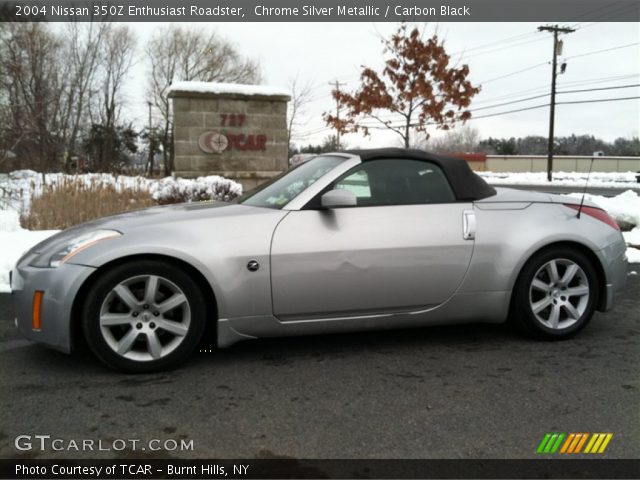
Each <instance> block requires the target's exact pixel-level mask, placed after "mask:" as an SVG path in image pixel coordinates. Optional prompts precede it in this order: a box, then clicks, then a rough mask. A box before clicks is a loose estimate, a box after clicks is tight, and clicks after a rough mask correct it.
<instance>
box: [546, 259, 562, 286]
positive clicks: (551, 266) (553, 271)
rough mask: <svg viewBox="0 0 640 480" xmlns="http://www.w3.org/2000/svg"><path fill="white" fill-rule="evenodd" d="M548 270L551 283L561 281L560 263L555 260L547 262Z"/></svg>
mask: <svg viewBox="0 0 640 480" xmlns="http://www.w3.org/2000/svg"><path fill="white" fill-rule="evenodd" d="M547 272H548V273H549V278H550V279H551V283H558V282H559V281H560V274H559V273H558V265H557V264H556V261H555V260H551V261H550V262H549V263H547Z"/></svg>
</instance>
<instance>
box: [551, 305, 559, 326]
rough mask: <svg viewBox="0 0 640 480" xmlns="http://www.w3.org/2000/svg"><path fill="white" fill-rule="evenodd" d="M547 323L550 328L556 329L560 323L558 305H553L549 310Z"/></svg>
mask: <svg viewBox="0 0 640 480" xmlns="http://www.w3.org/2000/svg"><path fill="white" fill-rule="evenodd" d="M548 321H549V324H550V326H551V328H558V323H559V322H560V307H559V306H558V305H554V306H553V307H552V308H551V315H549V320H548Z"/></svg>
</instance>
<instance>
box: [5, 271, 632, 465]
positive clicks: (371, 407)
mask: <svg viewBox="0 0 640 480" xmlns="http://www.w3.org/2000/svg"><path fill="white" fill-rule="evenodd" d="M631 269H632V270H634V269H635V270H636V271H638V272H639V273H640V265H634V266H632V268H631ZM12 318H13V314H12V307H11V302H10V296H9V295H0V384H1V385H2V394H1V395H0V411H2V416H1V418H2V421H1V422H0V457H3V458H52V457H53V458H62V457H69V458H94V457H95V458H147V457H160V458H162V457H174V458H241V457H243V458H274V457H275V458H279V457H296V458H534V457H536V454H535V450H536V447H537V445H538V443H539V442H540V440H541V438H542V437H543V435H544V434H545V433H547V432H566V433H570V432H611V433H613V434H614V436H613V439H612V440H611V442H610V444H609V446H608V448H607V450H606V452H605V453H604V454H603V455H602V456H604V457H606V458H639V456H640V423H639V422H638V413H639V408H640V381H639V380H640V375H639V374H638V366H639V365H640V276H639V275H633V276H630V277H629V284H628V288H627V289H626V291H625V292H624V294H622V295H621V296H620V297H619V298H618V299H617V301H616V307H615V309H614V310H613V311H612V312H609V313H606V314H596V316H595V317H594V319H593V320H592V323H591V324H590V325H589V326H588V327H587V329H586V330H584V331H583V332H582V333H581V334H580V335H579V336H577V337H576V338H574V339H571V340H568V341H562V342H538V341H533V340H529V339H527V338H523V337H521V336H520V335H519V334H517V333H515V332H513V331H512V330H511V329H509V328H507V327H505V326H501V325H463V326H455V327H437V328H424V329H419V330H399V331H387V332H374V333H365V334H363V333H358V334H348V335H331V336H317V337H306V338H284V339H272V340H260V341H251V342H246V343H243V344H238V345H236V346H234V347H232V348H230V349H227V350H222V351H218V352H215V353H197V354H196V355H195V357H194V358H193V359H192V360H191V361H190V362H188V363H187V364H186V365H184V366H183V367H181V368H180V369H178V370H175V371H171V372H167V373H159V374H154V375H142V376H140V375H138V376H134V375H124V374H120V373H117V372H113V371H110V370H108V369H106V368H105V367H103V366H102V365H101V364H100V363H99V362H98V361H97V360H95V359H94V358H93V357H92V356H91V355H90V354H88V353H79V354H74V355H71V356H67V355H64V354H62V353H58V352H55V351H51V350H48V349H46V348H43V347H40V346H37V345H34V344H31V343H29V342H26V341H23V340H21V339H20V338H19V337H18V335H17V333H16V331H15V329H14V327H13V320H12ZM19 435H30V436H32V437H31V438H32V439H33V438H34V436H35V435H51V436H52V438H60V439H63V440H64V441H65V442H69V441H71V440H74V441H76V442H78V443H79V442H82V441H83V440H87V439H88V440H102V441H104V442H106V443H105V445H106V446H112V445H115V443H114V441H115V440H117V439H139V440H141V441H142V442H143V443H142V444H141V445H148V443H144V442H148V441H149V440H151V439H159V440H162V441H164V440H167V439H169V440H176V441H180V440H186V441H191V440H193V450H189V451H174V450H171V449H170V451H158V452H150V451H149V450H148V449H145V450H142V449H139V450H137V451H135V452H134V451H131V449H130V448H127V449H125V450H122V451H116V450H114V449H112V450H105V451H85V452H77V451H75V450H63V451H52V450H51V449H45V451H40V450H39V449H38V448H34V449H31V450H26V451H22V450H18V449H16V447H15V438H16V437H17V436H19ZM34 443H36V442H34ZM65 445H68V443H65ZM171 445H172V444H171ZM36 446H37V445H36ZM142 448H144V447H142ZM578 457H580V456H578Z"/></svg>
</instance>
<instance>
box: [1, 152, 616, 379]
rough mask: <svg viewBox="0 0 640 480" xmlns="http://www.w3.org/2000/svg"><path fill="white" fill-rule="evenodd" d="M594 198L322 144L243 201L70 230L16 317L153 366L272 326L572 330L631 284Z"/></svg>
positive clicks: (46, 251) (19, 292) (37, 330)
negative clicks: (478, 325) (319, 151)
mask: <svg viewBox="0 0 640 480" xmlns="http://www.w3.org/2000/svg"><path fill="white" fill-rule="evenodd" d="M626 273H627V260H626V256H625V242H624V241H623V237H622V235H621V233H620V231H619V229H618V226H617V225H616V223H615V222H614V221H613V220H612V219H611V218H610V217H609V216H608V215H607V214H606V213H605V212H604V211H603V210H601V209H599V208H598V207H597V206H595V205H593V204H591V203H588V202H586V203H585V204H584V205H580V202H579V200H575V199H571V198H567V197H561V196H556V195H549V194H544V193H537V192H525V191H518V190H510V189H494V188H492V187H490V186H489V185H487V184H486V183H485V182H484V180H482V179H481V178H480V177H479V176H477V175H476V174H475V173H473V172H472V171H471V169H470V168H469V166H468V165H467V163H466V162H465V161H463V160H459V159H454V158H444V157H440V156H436V155H431V154H428V153H426V152H422V151H417V150H403V149H378V150H362V151H349V152H344V153H332V154H325V155H321V156H318V157H316V158H314V159H312V160H310V161H309V162H306V163H303V164H301V165H299V166H298V167H296V168H293V169H291V170H289V171H288V172H286V173H284V174H282V175H281V176H279V177H277V178H274V179H273V180H272V181H270V182H268V183H267V184H264V185H261V186H260V187H259V188H258V189H256V190H253V191H251V192H248V193H246V194H245V195H243V196H242V197H240V198H239V199H237V200H235V201H234V202H231V203H217V202H204V203H191V204H181V205H174V206H164V207H156V208H151V209H148V210H140V211H136V212H131V213H126V214H122V215H117V216H113V217H109V218H104V219H100V220H97V221H93V222H90V223H86V224H84V225H80V226H77V227H74V228H71V229H68V230H65V231H63V232H61V233H59V234H57V235H55V236H53V237H51V238H49V239H47V240H45V241H44V242H42V243H40V244H38V245H36V246H35V247H34V248H32V249H31V250H29V251H28V252H27V253H26V254H25V255H24V256H23V257H22V258H21V259H20V260H19V262H18V264H17V265H16V267H15V269H14V270H13V272H12V278H11V288H12V291H13V297H14V299H15V305H16V312H17V319H16V324H17V326H18V328H19V329H20V331H21V332H22V334H23V335H24V336H25V337H27V338H29V339H32V340H34V341H36V342H39V343H42V344H44V345H48V346H50V347H54V348H57V349H59V350H62V351H64V352H70V351H71V350H72V349H73V348H74V346H77V345H78V344H79V343H80V342H86V344H88V346H89V347H90V349H91V350H92V351H93V352H94V353H95V355H96V356H97V357H98V358H100V359H101V360H102V361H103V362H105V363H106V364H107V365H109V366H111V367H115V368H117V369H121V370H125V371H129V372H149V371H155V370H159V369H165V368H168V367H172V366H175V365H176V364H178V363H179V362H181V361H183V360H185V359H186V358H187V357H188V356H189V355H190V354H191V353H192V352H193V351H194V350H195V349H197V348H198V346H199V345H200V348H203V342H212V344H208V345H207V344H206V343H205V344H204V346H205V347H206V348H213V347H214V346H215V347H228V346H230V345H232V344H234V343H236V342H239V341H242V340H248V339H254V338H261V337H271V336H284V335H307V334H325V333H331V332H347V331H349V332H350V331H357V330H370V329H391V328H405V327H423V326H427V325H438V324H453V323H462V322H470V321H478V322H494V323H499V322H504V321H506V320H507V319H511V320H512V321H513V322H515V323H516V324H517V325H519V326H520V327H521V328H522V329H523V330H524V331H525V332H527V333H528V334H530V335H533V336H535V337H539V338H544V339H560V338H565V337H569V336H571V335H573V334H575V333H576V332H578V331H579V330H580V329H582V328H583V327H585V325H587V323H588V322H589V320H590V318H591V317H592V315H593V313H594V311H595V310H599V311H606V310H609V309H610V308H611V307H612V305H613V303H614V294H615V292H616V291H617V290H619V289H620V288H621V287H622V286H623V285H624V283H625V280H626Z"/></svg>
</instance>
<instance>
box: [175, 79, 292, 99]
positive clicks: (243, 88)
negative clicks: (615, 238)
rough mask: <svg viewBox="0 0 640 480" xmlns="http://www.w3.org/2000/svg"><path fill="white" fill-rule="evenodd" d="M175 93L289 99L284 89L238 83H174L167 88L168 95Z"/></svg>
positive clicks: (288, 94) (289, 95)
mask: <svg viewBox="0 0 640 480" xmlns="http://www.w3.org/2000/svg"><path fill="white" fill-rule="evenodd" d="M175 92H193V93H218V94H225V93H229V94H240V95H263V96H267V97H272V96H273V97H281V96H286V97H291V94H290V93H289V90H287V89H286V88H282V87H273V86H268V85H244V84H240V83H213V82H175V83H174V84H173V85H171V86H170V87H169V89H168V93H175Z"/></svg>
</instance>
